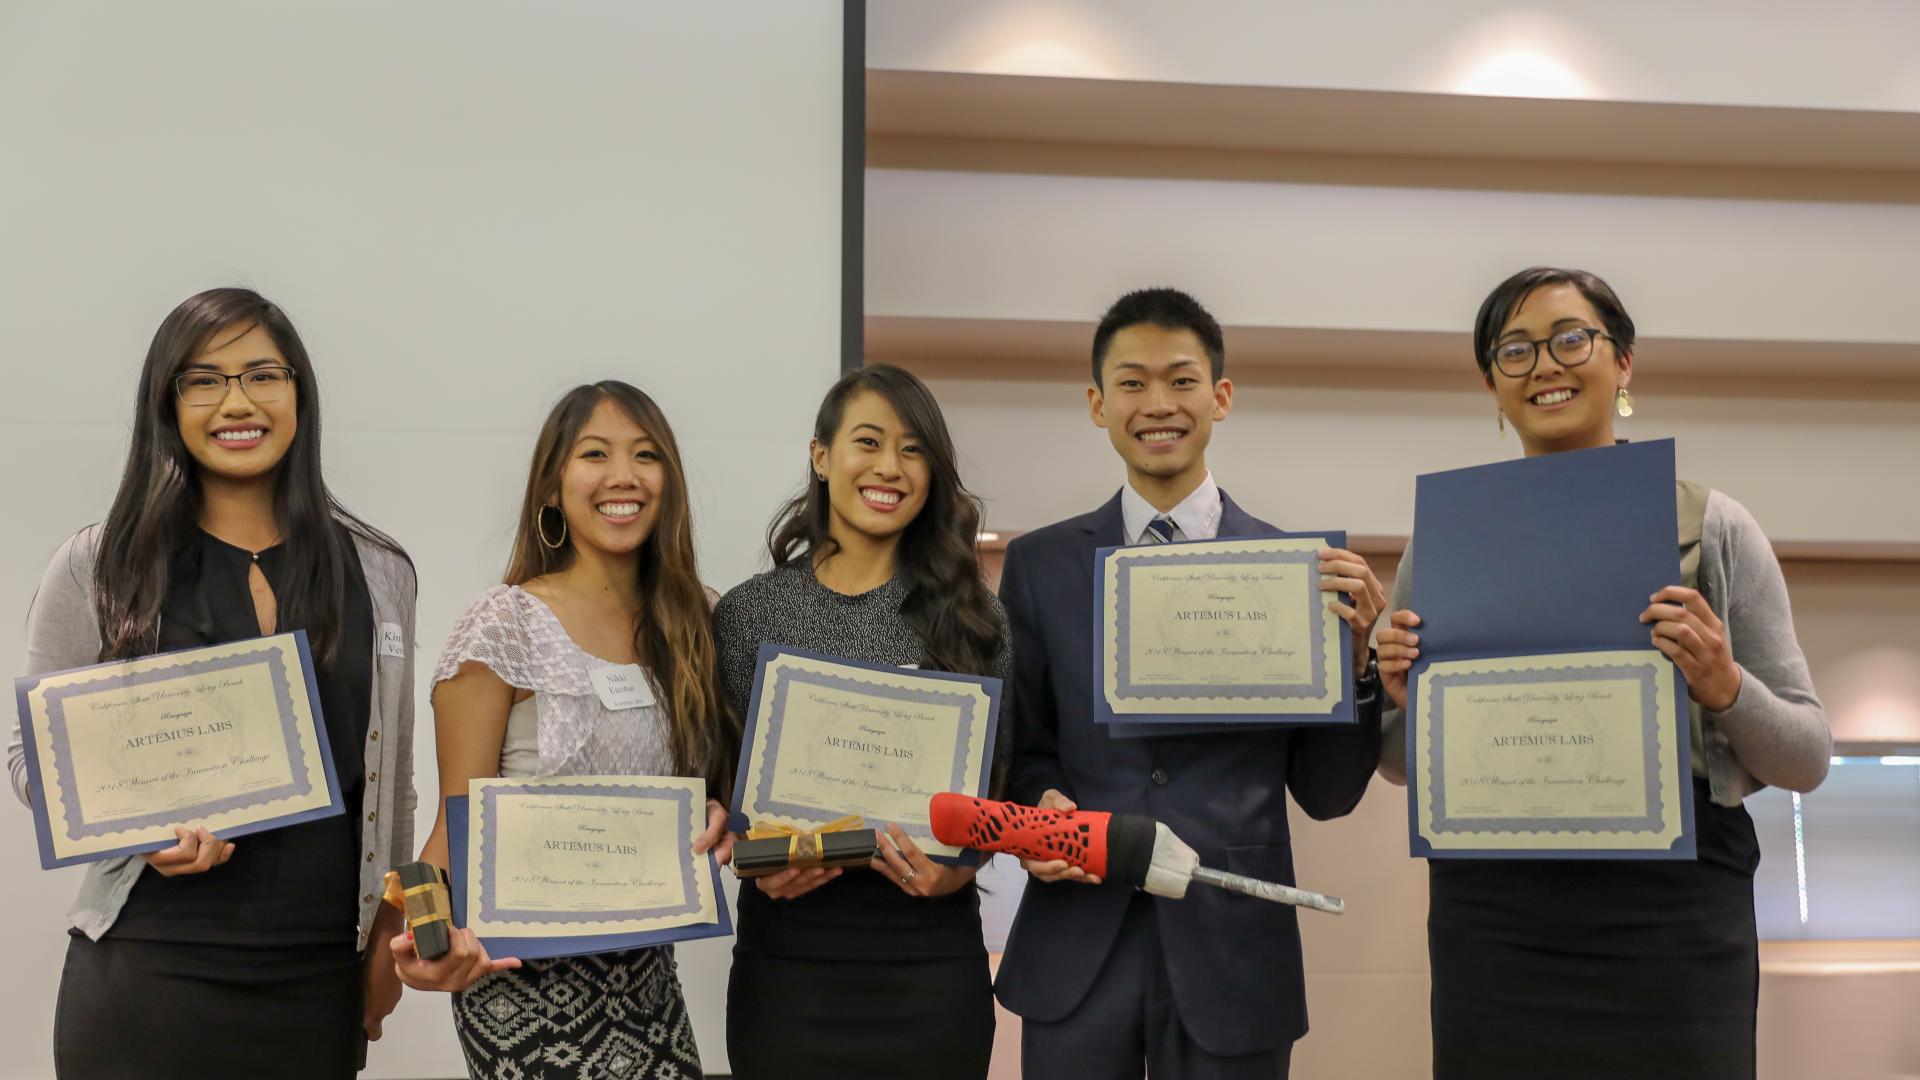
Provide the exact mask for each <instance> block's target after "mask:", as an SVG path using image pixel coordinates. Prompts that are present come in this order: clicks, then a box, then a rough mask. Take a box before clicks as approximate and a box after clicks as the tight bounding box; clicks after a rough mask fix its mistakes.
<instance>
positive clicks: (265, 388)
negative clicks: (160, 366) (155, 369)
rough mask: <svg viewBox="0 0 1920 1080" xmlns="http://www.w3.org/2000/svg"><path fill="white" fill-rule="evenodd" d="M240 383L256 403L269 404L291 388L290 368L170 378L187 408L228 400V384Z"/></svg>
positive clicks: (199, 372)
mask: <svg viewBox="0 0 1920 1080" xmlns="http://www.w3.org/2000/svg"><path fill="white" fill-rule="evenodd" d="M235 382H237V383H239V384H240V392H241V393H243V394H245V395H247V397H248V398H250V399H252V400H253V401H254V402H255V403H256V404H260V405H269V404H272V403H273V402H276V401H279V400H280V399H281V398H283V397H286V396H287V387H289V386H292V385H293V369H292V368H289V367H257V368H248V369H247V370H245V371H243V372H241V373H240V374H238V375H222V374H221V373H219V372H217V371H207V370H205V369H196V370H193V371H183V372H181V373H180V374H178V375H175V376H174V377H173V392H174V393H176V394H178V395H180V400H181V401H183V402H185V403H186V404H188V405H218V404H220V403H221V402H222V401H225V400H226V399H227V384H228V383H235Z"/></svg>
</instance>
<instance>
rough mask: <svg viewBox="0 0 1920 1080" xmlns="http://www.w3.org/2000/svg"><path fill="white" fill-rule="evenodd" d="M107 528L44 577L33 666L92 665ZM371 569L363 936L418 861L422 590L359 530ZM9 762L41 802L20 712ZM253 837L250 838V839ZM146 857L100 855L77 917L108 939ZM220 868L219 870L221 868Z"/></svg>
mask: <svg viewBox="0 0 1920 1080" xmlns="http://www.w3.org/2000/svg"><path fill="white" fill-rule="evenodd" d="M99 535H100V527H99V526H98V525H92V526H88V527H87V528H85V529H82V530H80V532H78V533H76V534H75V535H74V536H73V537H72V538H71V539H69V540H68V541H67V542H66V543H65V544H62V545H61V547H60V550H59V551H58V552H56V553H55V554H54V556H53V561H52V562H51V563H49V564H48V566H47V573H46V576H45V577H44V578H42V579H41V581H40V591H39V592H38V593H37V594H35V596H34V600H33V606H32V608H31V610H30V611H29V613H28V615H27V672H26V673H27V674H28V675H40V674H44V673H46V672H49V671H64V670H66V669H68V668H77V667H84V666H86V665H88V664H92V663H94V662H96V661H97V660H98V659H99V656H100V621H99V618H98V616H97V615H96V613H95V612H94V607H93V601H92V598H91V591H92V582H93V561H94V552H95V549H96V546H97V545H98V543H99ZM354 546H355V547H356V548H357V549H358V550H359V552H360V565H361V569H362V570H363V571H365V573H366V578H367V593H368V595H369V596H370V597H371V599H372V601H373V620H374V624H375V633H374V641H375V646H374V657H373V664H374V668H373V670H374V681H373V708H372V709H371V710H370V711H369V713H368V720H367V744H366V795H365V796H364V804H363V805H362V807H361V810H362V811H363V812H364V813H365V814H366V822H365V823H364V825H363V826H362V828H361V834H360V851H361V862H360V934H359V944H358V947H359V948H361V949H364V948H366V945H367V933H368V931H369V929H371V927H372V926H373V916H374V912H375V910H376V909H377V907H378V905H379V903H380V893H381V880H382V878H383V876H384V875H385V874H386V871H387V869H388V868H389V867H392V866H398V865H399V864H401V863H404V862H409V861H411V860H412V859H413V813H414V806H415V804H416V801H417V800H416V797H415V795H414V790H413V657H414V651H415V649H414V641H413V634H414V598H415V593H416V591H417V584H416V582H415V579H414V573H413V564H412V563H410V562H408V561H407V559H406V557H405V556H404V555H399V554H396V553H394V552H392V551H388V550H387V549H385V548H383V547H380V546H378V545H376V544H373V543H370V542H368V541H366V540H364V539H362V538H361V537H359V536H358V535H357V534H356V535H355V537H354ZM392 627H398V628H399V630H400V640H401V641H402V642H404V645H403V648H402V652H403V653H404V655H403V656H397V657H395V656H383V655H381V649H380V647H379V644H378V643H379V641H380V640H381V639H382V638H383V637H387V636H388V634H385V633H382V632H381V631H382V630H390V629H391V628H392ZM7 767H8V770H9V771H10V772H11V773H12V777H13V793H14V794H15V795H17V796H19V797H20V801H21V802H27V803H30V802H31V793H30V792H29V790H28V787H27V760H26V750H25V749H24V747H23V745H22V743H21V741H20V721H19V718H18V717H15V719H14V725H13V739H12V741H10V742H9V743H8V744H7ZM244 842H245V841H244V840H243V841H242V844H244ZM146 865H147V864H146V862H145V861H144V860H142V859H141V858H140V857H139V856H122V857H120V858H116V859H106V860H103V861H101V862H95V863H90V864H88V866H87V876H86V879H85V880H84V882H82V884H81V886H80V895H79V896H78V897H77V898H76V899H75V900H74V902H73V907H72V908H71V909H70V910H69V911H68V913H67V917H68V919H69V920H70V921H71V922H72V924H73V925H74V926H75V927H77V928H78V929H79V930H80V931H81V932H82V933H84V934H86V935H87V936H88V937H90V938H93V939H94V940H96V941H97V940H99V939H100V937H101V936H102V935H104V934H105V933H106V932H107V930H108V929H109V928H110V927H112V926H113V921H114V919H115V918H116V917H118V916H119V914H120V908H121V906H122V905H124V904H125V903H126V902H127V894H128V893H129V892H131V891H132V890H133V883H134V882H135V881H136V880H138V878H139V877H140V872H141V871H142V870H144V869H146ZM215 872H216V873H217V872H218V871H215Z"/></svg>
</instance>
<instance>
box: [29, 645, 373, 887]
mask: <svg viewBox="0 0 1920 1080" xmlns="http://www.w3.org/2000/svg"><path fill="white" fill-rule="evenodd" d="M14 695H15V699H16V704H17V706H18V709H19V714H20V734H21V741H22V743H23V745H24V746H25V749H26V752H27V763H26V764H27V782H28V785H29V787H30V789H31V791H32V796H33V812H34V826H35V829H36V831H37V832H38V834H39V837H38V838H39V842H40V862H41V865H42V866H46V867H54V866H66V865H69V864H71V863H76V862H85V861H89V860H94V859H104V858H108V857H111V856H117V855H127V854H133V853H137V852H143V851H156V850H159V849H160V848H164V847H168V846H171V845H172V844H173V843H175V838H174V835H173V829H172V826H174V825H176V824H182V825H204V826H206V827H207V828H208V829H209V830H210V831H212V832H213V833H214V834H215V835H218V836H223V837H234V836H243V835H246V834H248V833H252V832H259V831H261V830H263V829H268V828H274V827H277V826H280V825H289V824H293V823H295V822H300V821H310V820H313V819H315V818H320V817H328V816H331V815H334V814H339V813H341V812H343V811H342V805H341V802H340V796H339V790H338V789H339V785H338V783H337V781H336V780H335V777H334V772H333V757H332V754H331V752H330V749H329V747H328V745H327V738H326V726H325V725H324V724H323V723H321V720H320V705H319V699H318V697H317V696H316V695H315V692H314V686H313V661H312V658H311V656H310V655H309V654H308V652H307V640H306V634H305V632H304V631H300V632H296V633H292V634H281V635H278V636H276V637H268V638H257V639H254V640H250V641H237V642H232V643H230V644H226V645H216V646H212V647H209V648H203V649H189V650H186V651H183V652H174V653H165V654H161V655H158V656H148V657H142V658H140V659H137V660H125V661H119V662H115V663H108V664H96V665H93V666H91V667H85V668H79V669H76V670H73V671H64V672H56V673H53V674H48V675H40V676H37V677H29V678H22V679H16V680H15V681H14Z"/></svg>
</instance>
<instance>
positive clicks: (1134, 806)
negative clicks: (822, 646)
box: [995, 492, 1380, 1056]
mask: <svg viewBox="0 0 1920 1080" xmlns="http://www.w3.org/2000/svg"><path fill="white" fill-rule="evenodd" d="M1220 500H1221V504H1222V506H1221V517H1220V536H1221V537H1222V538H1226V537H1232V536H1250V535H1258V534H1262V533H1272V532H1275V531H1277V530H1275V529H1274V528H1273V527H1272V526H1270V525H1267V524H1266V523H1265V522H1262V521H1259V520H1257V519H1255V518H1254V517H1252V516H1251V515H1249V514H1247V513H1246V512H1245V511H1243V510H1241V509H1240V508H1239V507H1238V506H1236V505H1234V503H1233V500H1231V499H1229V498H1227V496H1226V493H1225V492H1222V493H1221V496H1220ZM1124 531H1125V526H1124V525H1123V524H1122V521H1121V514H1120V498H1119V496H1118V495H1115V496H1114V498H1113V499H1112V501H1110V502H1108V503H1107V504H1106V505H1105V506H1103V507H1101V508H1100V509H1098V510H1095V511H1094V512H1093V513H1090V514H1086V515H1083V516H1081V517H1077V518H1071V519H1069V520H1067V521H1063V522H1060V523H1059V524H1056V525H1050V526H1048V527H1046V528H1044V529H1040V530H1038V531H1037V532H1033V533H1029V534H1027V535H1025V536H1022V537H1020V538H1019V539H1017V540H1015V541H1013V543H1012V544H1010V545H1009V546H1008V548H1007V558H1006V564H1005V568H1004V569H1003V570H1002V572H1001V579H1000V600H1001V603H1002V604H1003V605H1004V606H1005V607H1006V609H1007V615H1008V618H1009V621H1010V622H1011V624H1012V627H1013V647H1014V657H1013V693H1012V695H1011V700H1012V702H1013V708H1014V749H1013V758H1012V762H1011V765H1010V768H1009V773H1008V797H1009V798H1011V799H1013V800H1014V801H1016V802H1021V803H1026V804H1029V805H1031V804H1033V803H1036V802H1038V801H1039V799H1040V796H1041V794H1042V793H1043V792H1045V791H1046V790H1047V789H1048V788H1057V789H1059V790H1060V791H1061V792H1062V793H1063V794H1065V795H1066V796H1067V797H1068V798H1071V799H1072V800H1074V801H1075V802H1076V803H1078V804H1079V805H1080V807H1081V808H1082V809H1086V810H1111V811H1127V812H1130V813H1137V814H1147V815H1149V816H1151V817H1153V818H1155V819H1157V820H1159V821H1162V822H1164V823H1166V825H1167V827H1168V828H1171V829H1172V830H1173V831H1174V834H1175V835H1177V836H1179V837H1180V838H1181V839H1183V840H1185V841H1186V842H1187V843H1188V844H1191V845H1192V846H1193V848H1194V850H1195V851H1197V852H1198V853H1199V855H1200V861H1201V862H1202V863H1203V864H1204V865H1207V866H1214V867H1219V868H1222V869H1225V870H1230V871H1232V872H1234V873H1240V874H1250V875H1252V876H1254V877H1257V878H1264V879H1267V880H1269V881H1278V882H1282V883H1285V884H1288V885H1291V884H1293V883H1294V878H1293V852H1292V848H1291V846H1290V841H1289V837H1288V832H1287V799H1286V794H1287V792H1289V791H1291V792H1292V793H1293V798H1294V801H1295V802H1298V803H1299V804H1300V808H1301V809H1302V810H1305V811H1306V812H1307V813H1308V814H1309V815H1311V816H1312V817H1314V818H1316V819H1319V820H1326V819H1328V818H1334V817H1339V816H1341V815H1342V814H1345V813H1347V812H1348V811H1350V810H1352V809H1353V808H1354V806H1356V805H1357V804H1358V803H1359V802H1360V796H1361V795H1362V794H1363V793H1365V791H1366V789H1367V784H1368V782H1369V781H1370V780H1371V779H1372V777H1373V770H1374V766H1375V765H1376V764H1378V762H1379V759H1380V707H1379V701H1378V698H1377V695H1376V696H1372V697H1370V698H1368V699H1362V700H1360V701H1357V702H1356V706H1357V712H1358V713H1359V723H1357V724H1355V725H1351V726H1346V725H1342V726H1337V727H1332V726H1330V727H1317V728H1288V729H1280V730H1268V731H1259V732H1248V733H1246V734H1220V735H1183V736H1171V737H1158V738H1142V739H1115V738H1112V737H1110V736H1109V735H1108V734H1107V732H1106V730H1105V728H1104V727H1103V726H1102V725H1099V724H1095V723H1094V722H1093V719H1092V717H1093V692H1094V689H1093V648H1094V645H1093V625H1092V623H1093V620H1092V615H1091V613H1092V610H1093V552H1094V549H1095V548H1100V547H1113V546H1118V545H1121V544H1124V543H1126V537H1125V536H1124V535H1123V533H1124ZM1133 895H1134V890H1133V889H1131V888H1129V887H1127V886H1123V885H1119V884H1114V883H1102V884H1100V885H1086V884H1083V883H1078V882H1059V883H1056V884H1052V885H1048V884H1044V883H1042V882H1040V881H1038V880H1034V881H1029V882H1028V884H1027V889H1026V893H1025V895H1024V896H1022V898H1021V900H1020V911H1019V914H1018V915H1016V916H1015V918H1014V922H1013V930H1012V933H1011V935H1010V936H1009V937H1008V939H1007V950H1006V955H1005V957H1004V958H1003V959H1002V962H1001V965H1000V977H999V981H998V984H997V985H996V987H995V992H996V993H997V994H998V995H999V998H1000V1001H1001V1003H1002V1004H1004V1005H1006V1007H1007V1008H1008V1009H1010V1010H1012V1011H1013V1012H1015V1013H1017V1014H1019V1015H1020V1016H1022V1017H1025V1018H1027V1019H1029V1020H1035V1021H1041V1022H1051V1021H1056V1020H1060V1019H1063V1018H1065V1017H1066V1016H1067V1015H1068V1014H1069V1013H1071V1012H1072V1011H1073V1010H1074V1008H1075V1007H1076V1006H1077V1005H1079V1003H1080V1001H1081V999H1082V998H1084V997H1085V996H1086V994H1087V990H1088V988H1089V987H1091V986H1092V985H1093V980H1094V977H1095V976H1096V975H1097V974H1098V973H1099V971H1100V967H1101V965H1102V964H1103V963H1104V962H1105V960H1106V957H1107V953H1108V951H1109V950H1110V949H1111V948H1112V947H1113V943H1114V939H1115V936H1116V935H1117V934H1118V932H1119V929H1120V925H1121V920H1122V917H1123V916H1124V915H1125V913H1126V909H1127V905H1128V903H1129V902H1130V901H1131V899H1132V896H1133ZM1152 903H1153V905H1154V908H1155V917H1156V919H1157V920H1158V926H1159V933H1160V941H1161V948H1162V949H1163V951H1164V953H1165V957H1166V965H1167V972H1168V975H1169V976H1170V978H1171V982H1172V988H1173V996H1174V1001H1175V1005H1176V1007H1177V1008H1178V1010H1179V1015H1180V1019H1181V1022H1182V1023H1183V1024H1184V1025H1185V1027H1186V1029H1187V1031H1188V1033H1189V1034H1190V1035H1192V1036H1193V1039H1194V1041H1195V1042H1197V1043H1199V1044H1200V1046H1201V1047H1202V1048H1204V1049H1205V1050H1207V1051H1208V1052H1209V1053H1213V1054H1217V1055H1222V1056H1233V1055H1240V1054H1252V1053H1258V1052H1261V1051H1267V1050H1273V1049H1277V1048H1279V1047H1281V1046H1284V1045H1287V1044H1288V1043H1291V1042H1292V1041H1294V1040H1296V1039H1298V1038H1299V1037H1300V1036H1301V1035H1304V1034H1305V1033H1306V1030H1307V1007H1306V986H1305V978H1304V976H1303V975H1302V973H1301V969H1300V931H1299V924H1298V923H1297V922H1296V920H1295V911H1294V909H1293V908H1291V907H1287V906H1284V905H1281V904H1274V903H1270V902H1267V901H1264V900H1254V899H1250V898H1248V897H1243V896H1236V895H1233V894H1230V893H1227V892H1224V891H1221V890H1219V889H1211V888H1206V887H1204V886H1202V887H1196V888H1194V889H1192V890H1191V891H1189V892H1188V893H1187V895H1186V898H1185V899H1182V900H1167V899H1162V898H1159V897H1155V898H1153V899H1152Z"/></svg>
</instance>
